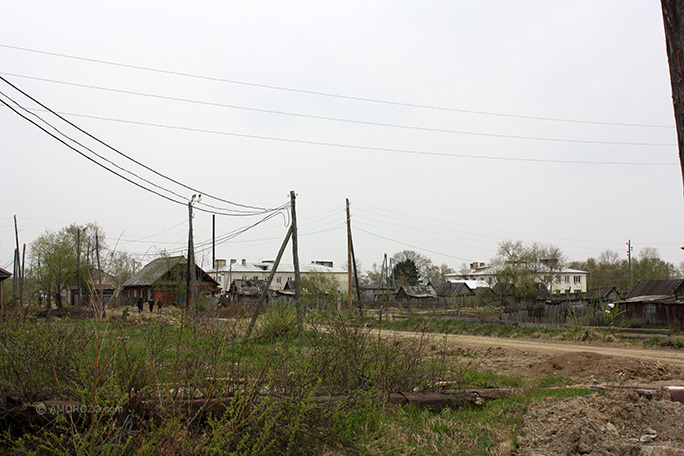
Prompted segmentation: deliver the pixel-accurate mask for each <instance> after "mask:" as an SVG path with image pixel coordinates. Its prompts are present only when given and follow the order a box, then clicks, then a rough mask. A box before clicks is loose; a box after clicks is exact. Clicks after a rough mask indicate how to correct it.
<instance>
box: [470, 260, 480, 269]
mask: <svg viewBox="0 0 684 456" xmlns="http://www.w3.org/2000/svg"><path fill="white" fill-rule="evenodd" d="M477 265H478V263H477V261H476V262H475V263H470V269H477Z"/></svg>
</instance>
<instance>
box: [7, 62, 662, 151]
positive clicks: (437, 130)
mask: <svg viewBox="0 0 684 456" xmlns="http://www.w3.org/2000/svg"><path fill="white" fill-rule="evenodd" d="M2 74H5V75H10V76H14V77H20V78H26V79H33V80H38V81H44V82H51V83H56V84H64V85H70V86H75V87H82V88H88V89H95V90H103V91H108V92H113V93H122V94H127V95H136V96H142V97H148V98H155V99H162V100H170V101H180V102H184V103H192V104H199V105H205V106H215V107H221V108H230V109H239V110H244V111H252V112H259V113H266V114H276V115H282V116H292V117H299V118H305V119H316V120H325V121H331V122H343V123H352V124H357V125H369V126H375V127H388V128H398V129H405V130H413V131H427V132H433V133H450V134H459V135H471V136H484V137H492V138H506V139H524V140H531V141H552V142H569V143H579V144H603V145H620V146H656V147H661V146H675V145H676V144H674V143H639V142H637V143H633V142H624V141H597V140H584V139H572V138H546V137H537V136H524V135H504V134H498V133H482V132H473V131H465V130H450V129H443V128H430V127H417V126H413V125H404V124H391V123H383V122H370V121H364V120H356V119H344V118H339V117H328V116H318V115H313V114H302V113H295V112H288V111H277V110H273V109H261V108H253V107H248V106H239V105H230V104H224V103H215V102H210V101H200V100H192V99H188V98H180V97H172V96H165V95H155V94H150V93H143V92H135V91H131V90H122V89H114V88H111V87H100V86H93V85H87V84H78V83H72V82H65V81H57V80H54V79H46V78H38V77H33V76H25V75H20V74H16V73H6V72H2Z"/></svg>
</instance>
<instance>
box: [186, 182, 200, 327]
mask: <svg viewBox="0 0 684 456" xmlns="http://www.w3.org/2000/svg"><path fill="white" fill-rule="evenodd" d="M194 201H195V195H192V199H191V200H190V201H189V202H188V222H189V225H190V229H189V232H188V278H187V283H186V290H185V311H186V312H187V313H188V314H190V313H192V314H194V313H195V306H196V304H197V303H196V301H197V277H196V274H195V272H196V271H195V246H194V244H193V241H192V203H193V202H194Z"/></svg>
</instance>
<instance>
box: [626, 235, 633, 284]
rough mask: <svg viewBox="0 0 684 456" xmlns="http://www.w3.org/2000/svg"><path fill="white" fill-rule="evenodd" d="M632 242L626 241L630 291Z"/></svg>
mask: <svg viewBox="0 0 684 456" xmlns="http://www.w3.org/2000/svg"><path fill="white" fill-rule="evenodd" d="M632 250H634V247H632V240H631V239H629V240H627V263H628V264H629V289H630V290H631V289H632Z"/></svg>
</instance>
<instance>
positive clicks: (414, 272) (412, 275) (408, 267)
mask: <svg viewBox="0 0 684 456" xmlns="http://www.w3.org/2000/svg"><path fill="white" fill-rule="evenodd" d="M392 274H393V275H394V280H395V281H396V282H397V285H399V286H407V285H408V286H414V285H418V281H419V279H420V276H419V273H418V267H417V266H416V263H415V262H414V261H413V260H412V259H410V258H407V259H405V260H404V261H400V262H399V263H397V264H396V265H395V266H394V269H392Z"/></svg>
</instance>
